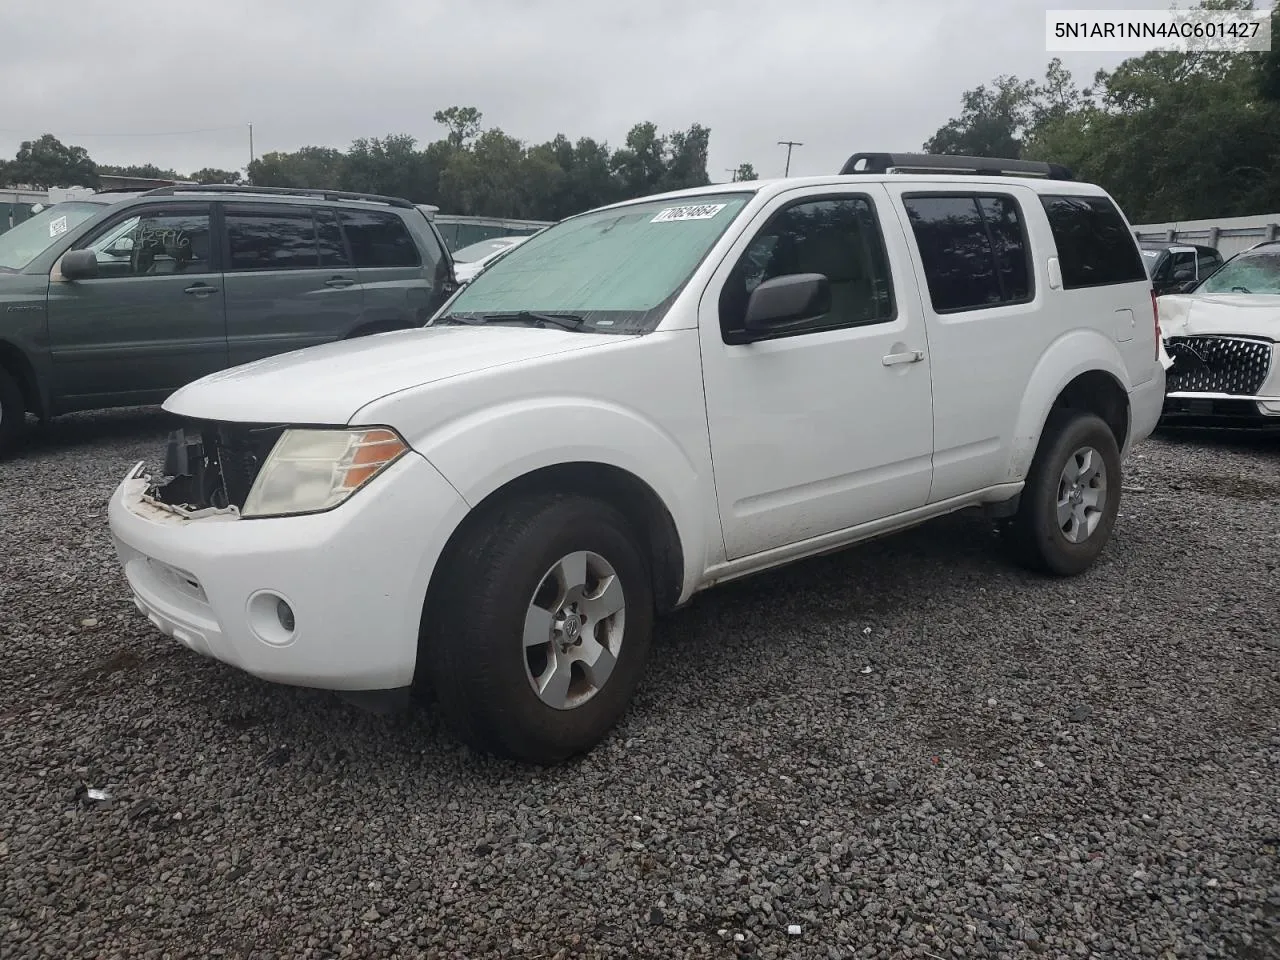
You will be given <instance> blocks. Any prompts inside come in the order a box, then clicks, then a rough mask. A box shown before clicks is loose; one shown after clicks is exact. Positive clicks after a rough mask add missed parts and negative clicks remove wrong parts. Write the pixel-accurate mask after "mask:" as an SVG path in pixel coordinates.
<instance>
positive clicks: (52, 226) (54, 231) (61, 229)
mask: <svg viewBox="0 0 1280 960" xmlns="http://www.w3.org/2000/svg"><path fill="white" fill-rule="evenodd" d="M66 232H67V218H66V217H58V219H57V220H50V221H49V236H51V237H56V236H59V235H60V234H64V233H66Z"/></svg>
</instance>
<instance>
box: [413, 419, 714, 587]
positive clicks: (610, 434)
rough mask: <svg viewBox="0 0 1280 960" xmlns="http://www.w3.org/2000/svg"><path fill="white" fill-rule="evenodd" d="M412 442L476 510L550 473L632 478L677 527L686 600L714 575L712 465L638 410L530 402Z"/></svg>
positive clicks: (457, 422) (438, 428)
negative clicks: (563, 467)
mask: <svg viewBox="0 0 1280 960" xmlns="http://www.w3.org/2000/svg"><path fill="white" fill-rule="evenodd" d="M691 422H692V421H691ZM406 439H407V440H408V441H409V442H410V444H411V445H412V446H413V447H414V449H415V450H417V451H418V452H419V453H421V454H422V455H423V456H424V457H426V459H427V460H428V461H429V462H430V463H431V464H432V465H433V466H434V467H435V468H436V469H437V470H438V471H440V473H441V474H442V475H443V476H444V477H445V478H446V479H447V480H448V481H449V482H450V483H451V484H453V486H454V488H455V489H456V490H457V491H458V493H459V494H460V495H461V496H462V498H463V499H464V500H465V501H466V502H467V504H468V505H469V506H470V507H472V508H474V507H475V506H476V505H477V504H478V503H480V502H481V501H483V500H484V499H485V498H486V497H488V496H489V495H490V494H492V493H493V492H494V491H496V490H498V489H499V488H501V487H503V486H505V485H506V484H507V483H510V482H511V481H513V480H516V479H518V478H520V477H522V476H525V475H526V474H529V473H532V472H533V471H535V470H539V469H542V468H544V467H552V466H556V465H559V464H565V463H597V464H604V465H606V466H611V467H616V468H618V469H620V470H625V471H627V472H628V473H630V474H631V475H633V476H635V477H636V478H638V479H639V480H641V481H643V482H644V483H646V484H647V485H648V486H649V487H650V488H651V489H652V490H653V491H654V493H656V494H657V496H658V497H659V499H661V501H662V502H663V504H664V505H665V506H666V508H667V510H668V511H669V512H670V514H671V517H672V519H673V521H674V522H675V527H676V531H677V533H678V535H679V537H680V543H681V548H682V552H683V554H684V570H685V578H684V579H685V588H684V591H683V592H684V594H685V596H687V595H688V594H689V593H691V592H692V590H693V589H694V588H695V587H696V585H697V582H698V581H699V580H700V578H701V576H702V574H703V572H704V571H705V570H706V568H707V565H708V556H709V549H710V544H711V543H713V542H714V541H713V540H712V538H711V536H710V535H709V534H710V531H709V530H708V523H707V522H706V521H707V517H708V515H710V516H712V517H716V516H717V514H716V511H715V507H714V505H715V495H714V487H713V486H712V483H711V470H710V463H709V462H706V463H704V462H701V459H700V458H696V457H695V456H694V455H691V454H690V452H689V451H688V449H686V447H687V446H688V445H689V444H688V443H687V442H686V443H685V444H682V443H681V442H680V440H679V439H678V438H677V437H676V436H675V435H673V434H672V433H671V432H670V431H669V430H666V429H664V428H663V427H662V426H661V425H660V424H658V423H656V422H654V421H653V420H652V419H650V418H648V417H645V416H643V415H642V414H641V413H639V412H638V411H636V410H634V409H629V408H627V407H625V406H622V405H620V404H617V403H614V402H610V401H605V400H602V399H599V398H594V397H584V396H543V397H537V398H526V399H521V400H519V401H515V400H512V401H508V402H503V403H497V404H494V405H492V406H486V407H484V408H482V409H479V410H474V411H471V412H469V413H467V414H465V415H462V416H458V417H456V418H454V419H451V420H448V421H446V422H443V423H440V424H436V425H433V426H432V427H431V428H430V429H429V430H426V431H424V432H423V433H422V434H421V435H419V436H411V437H407V438H406ZM704 448H705V444H704ZM495 453H496V454H497V455H496V456H495ZM682 599H683V597H682Z"/></svg>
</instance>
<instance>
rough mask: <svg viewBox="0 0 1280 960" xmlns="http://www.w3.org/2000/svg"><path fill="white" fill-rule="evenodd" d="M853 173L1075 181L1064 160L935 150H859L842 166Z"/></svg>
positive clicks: (845, 170) (842, 169)
mask: <svg viewBox="0 0 1280 960" xmlns="http://www.w3.org/2000/svg"><path fill="white" fill-rule="evenodd" d="M840 173H841V175H842V176H843V175H845V174H850V173H943V174H952V173H959V174H995V175H997V176H1002V177H1043V178H1045V179H1046V180H1074V179H1075V177H1074V176H1072V174H1071V171H1070V170H1069V169H1068V168H1067V167H1064V166H1063V165H1062V164H1060V163H1045V162H1043V161H1040V160H1005V159H1001V158H999V157H959V156H956V157H953V156H947V155H944V154H932V153H855V154H854V155H853V156H852V157H850V158H849V159H848V160H846V161H845V164H844V166H843V167H841V168H840Z"/></svg>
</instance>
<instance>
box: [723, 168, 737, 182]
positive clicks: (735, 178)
mask: <svg viewBox="0 0 1280 960" xmlns="http://www.w3.org/2000/svg"><path fill="white" fill-rule="evenodd" d="M724 171H725V173H729V174H732V175H733V176H732V179H731V180H730V181H729V182H730V183H737V182H738V168H737V167H725V168H724Z"/></svg>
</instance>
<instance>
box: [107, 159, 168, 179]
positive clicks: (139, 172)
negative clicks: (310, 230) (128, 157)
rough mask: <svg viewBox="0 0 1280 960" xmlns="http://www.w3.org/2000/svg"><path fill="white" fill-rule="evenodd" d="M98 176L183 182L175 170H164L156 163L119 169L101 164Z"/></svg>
mask: <svg viewBox="0 0 1280 960" xmlns="http://www.w3.org/2000/svg"><path fill="white" fill-rule="evenodd" d="M98 174H99V175H100V176H112V177H140V178H142V179H145V180H182V179H183V177H182V176H180V175H179V174H178V173H176V172H175V171H173V170H162V169H161V168H160V167H157V166H156V165H155V164H154V163H141V164H132V165H130V166H124V167H117V166H107V165H105V164H99V166H98Z"/></svg>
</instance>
